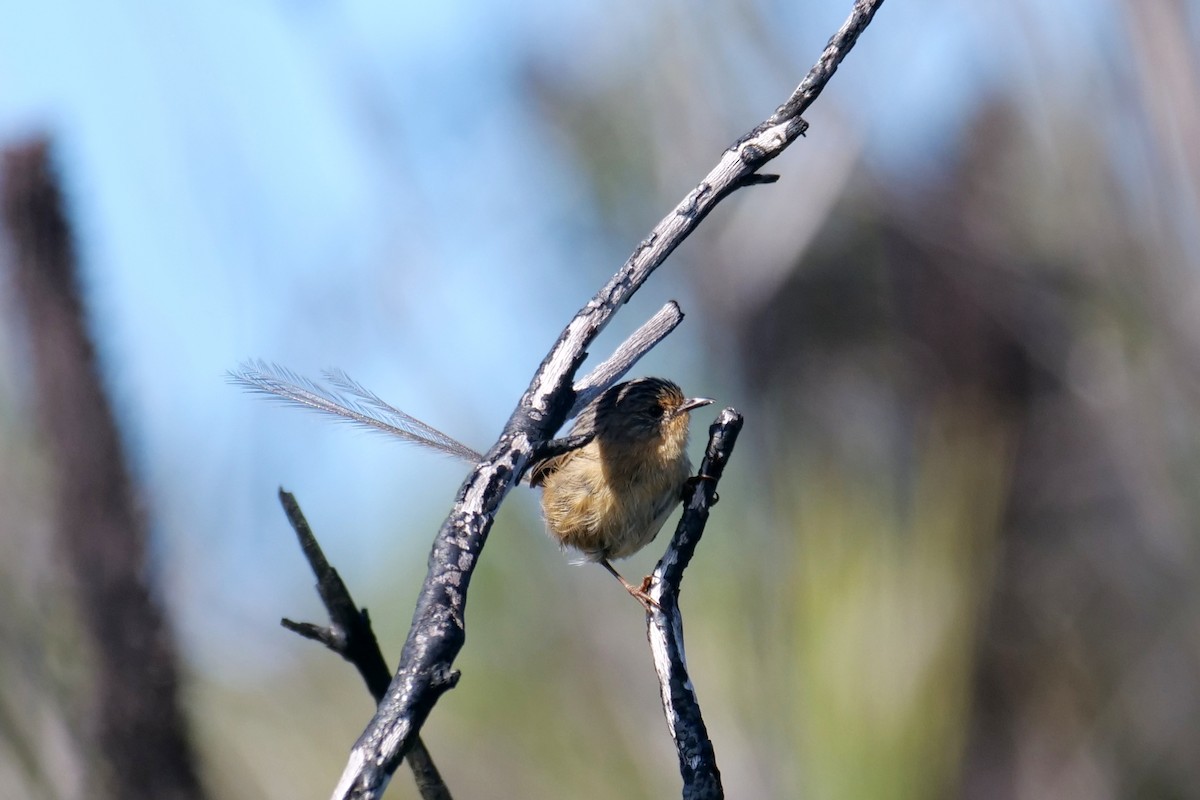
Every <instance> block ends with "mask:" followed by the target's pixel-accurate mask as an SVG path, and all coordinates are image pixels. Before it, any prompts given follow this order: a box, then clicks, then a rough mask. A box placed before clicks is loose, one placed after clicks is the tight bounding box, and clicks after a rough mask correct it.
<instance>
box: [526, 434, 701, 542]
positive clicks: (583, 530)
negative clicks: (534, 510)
mask: <svg viewBox="0 0 1200 800" xmlns="http://www.w3.org/2000/svg"><path fill="white" fill-rule="evenodd" d="M617 464H620V465H621V466H622V467H623V469H620V470H618V469H617V468H616V467H615V465H617ZM690 473H691V464H690V463H689V461H688V459H687V456H686V455H683V454H682V453H681V452H678V451H676V452H672V453H663V452H661V451H658V452H652V454H651V457H650V458H629V457H628V454H613V453H609V454H608V455H607V457H605V456H604V455H602V454H601V451H600V449H599V448H584V449H583V450H581V451H580V452H578V453H577V454H576V455H575V457H574V458H572V459H571V461H570V463H569V464H567V465H564V467H563V468H562V469H560V470H558V471H556V472H555V473H554V474H553V475H550V476H548V478H547V480H546V482H545V486H544V491H543V494H542V511H543V513H544V514H545V517H546V527H547V529H548V530H549V532H550V534H551V536H553V537H554V538H555V539H557V540H558V542H559V543H560V544H561V545H563V546H564V547H571V548H574V549H576V550H579V551H580V552H581V553H583V554H584V555H585V556H586V557H587V558H588V559H590V560H592V561H599V560H600V559H604V558H608V559H616V558H624V557H626V556H629V555H632V554H633V553H635V552H637V551H638V550H640V549H641V548H643V547H645V546H646V545H647V544H649V543H650V542H651V541H652V540H653V539H654V537H655V536H657V535H658V531H659V529H660V528H662V526H663V523H664V522H666V519H667V517H668V516H669V515H670V513H671V510H672V508H674V506H675V503H676V502H677V501H678V499H679V492H680V490H681V488H682V487H683V484H684V482H685V481H686V480H687V478H688V475H689V474H690Z"/></svg>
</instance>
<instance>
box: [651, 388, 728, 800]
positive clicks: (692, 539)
mask: <svg viewBox="0 0 1200 800" xmlns="http://www.w3.org/2000/svg"><path fill="white" fill-rule="evenodd" d="M741 429H742V415H741V414H739V413H738V412H737V411H735V410H734V409H732V408H726V409H725V410H723V411H722V412H721V413H720V414H719V415H717V420H716V422H714V423H713V424H712V426H711V427H710V428H709V429H708V448H707V449H706V450H705V453H704V460H703V461H702V462H701V463H700V471H699V472H698V473H697V477H696V478H695V479H693V480H692V481H691V482H690V483H689V486H690V493H689V496H688V497H687V498H685V501H684V502H685V505H684V511H683V516H682V517H681V518H680V520H679V525H677V526H676V528H675V535H674V536H672V537H671V542H670V544H668V545H667V550H666V552H665V553H664V554H663V557H662V558H661V559H659V562H658V564H657V566H655V568H654V572H652V573H651V574H650V577H649V578H647V581H648V582H649V584H650V586H649V594H650V597H651V598H652V599H653V600H654V602H655V603H657V604H658V606H657V608H654V609H653V610H652V612H651V613H649V614H647V615H646V617H647V619H646V638H647V639H648V640H649V641H650V654H651V656H652V657H653V659H654V669H655V671H656V672H657V673H658V682H659V691H660V693H661V694H662V703H663V711H664V712H665V713H666V715H667V728H668V729H670V731H671V738H672V739H674V740H675V749H676V752H677V753H678V754H679V771H680V773H681V775H682V776H683V797H684V800H716V798H721V797H724V790H723V789H722V787H721V773H720V771H719V770H718V769H717V760H716V755H715V753H714V752H713V746H712V742H711V741H710V740H709V738H708V730H707V728H705V726H704V718H703V717H702V716H701V714H700V702H699V700H698V699H697V698H696V690H695V688H694V687H693V686H692V681H691V678H690V677H689V676H688V670H687V658H686V656H685V655H684V647H683V615H682V613H681V612H680V610H679V587H680V584H681V583H682V582H683V571H684V570H685V569H687V565H688V562H690V561H691V559H692V554H693V553H695V551H696V545H697V544H699V542H700V537H701V536H702V535H703V534H704V526H705V524H706V523H707V522H708V513H709V509H710V508H711V507H712V506H713V505H714V504H715V502H716V497H717V482H718V481H719V480H720V478H721V474H722V473H723V472H724V471H725V464H726V463H727V462H728V461H729V456H730V455H731V454H732V452H733V445H734V443H735V442H736V441H737V436H738V432H739V431H741Z"/></svg>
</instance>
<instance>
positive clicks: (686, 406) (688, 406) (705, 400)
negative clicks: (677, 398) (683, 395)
mask: <svg viewBox="0 0 1200 800" xmlns="http://www.w3.org/2000/svg"><path fill="white" fill-rule="evenodd" d="M715 402H716V401H715V400H713V399H712V398H711V397H692V398H689V399H687V400H684V401H683V405H681V406H680V407H679V408H678V409H676V411H675V413H676V414H682V413H684V412H685V411H691V410H693V409H697V408H700V407H701V406H706V405H708V404H709V403H715Z"/></svg>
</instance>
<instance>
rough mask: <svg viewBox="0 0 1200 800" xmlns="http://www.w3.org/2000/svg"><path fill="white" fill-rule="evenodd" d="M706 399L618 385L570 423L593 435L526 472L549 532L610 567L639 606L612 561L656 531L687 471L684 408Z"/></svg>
mask: <svg viewBox="0 0 1200 800" xmlns="http://www.w3.org/2000/svg"><path fill="white" fill-rule="evenodd" d="M711 402H712V400H710V399H709V398H707V397H695V398H687V397H684V395H683V392H682V391H680V389H679V387H678V386H676V385H675V384H674V383H672V382H671V381H668V380H663V379H662V378H639V379H637V380H633V381H629V382H628V383H619V384H617V385H615V386H613V387H611V388H610V389H607V390H606V391H605V392H604V393H602V394H601V395H600V396H599V397H597V398H596V399H595V400H593V401H592V402H591V403H590V404H588V406H587V407H585V408H584V409H583V411H581V412H580V413H579V416H578V418H577V419H576V420H575V424H574V426H572V428H571V434H570V435H572V436H574V435H584V434H594V435H595V438H594V439H592V441H591V442H589V443H588V444H586V445H584V446H583V447H581V448H579V449H577V450H572V451H570V452H568V453H565V454H563V455H561V456H556V457H554V458H551V459H548V460H546V461H543V462H541V463H540V464H537V465H535V466H534V467H533V471H532V473H531V475H530V479H529V482H530V484H531V485H533V486H542V487H543V491H542V512H543V513H544V514H545V517H546V528H547V530H549V532H550V535H551V536H553V537H554V538H555V539H556V540H558V543H559V544H560V545H562V546H563V547H570V548H573V549H575V550H578V551H580V552H581V553H583V555H584V556H585V557H586V558H587V559H588V560H589V561H595V562H596V563H598V564H600V565H601V566H602V567H604V568H605V569H606V570H608V571H609V572H611V573H612V574H613V576H615V577H616V579H617V580H619V581H620V582H621V584H622V585H623V586H624V587H625V589H626V590H627V591H628V592H629V593H630V594H631V595H633V596H634V597H636V598H637V599H638V600H639V601H641V602H642V603H643V604H645V603H647V602H649V598H648V597H647V596H646V593H645V591H644V590H643V589H641V588H638V587H636V586H634V585H633V584H631V583H629V582H628V581H627V580H625V578H623V577H622V576H621V574H620V573H619V572H617V571H616V569H614V568H613V565H612V564H611V563H610V562H611V559H616V558H625V557H626V556H631V555H633V554H634V553H636V552H637V551H638V550H641V549H642V548H643V547H645V546H646V545H648V544H650V542H651V541H653V540H654V537H655V536H657V535H658V531H659V529H660V528H662V526H663V523H664V522H666V520H667V517H668V516H670V514H671V510H672V509H673V508H674V507H675V504H676V503H678V502H679V500H680V497H681V493H682V491H683V488H684V484H686V483H687V480H688V478H689V477H690V476H691V472H692V462H691V461H690V460H689V459H688V455H687V441H688V423H689V412H690V411H692V410H693V409H696V408H700V407H701V406H706V405H708V404H709V403H711Z"/></svg>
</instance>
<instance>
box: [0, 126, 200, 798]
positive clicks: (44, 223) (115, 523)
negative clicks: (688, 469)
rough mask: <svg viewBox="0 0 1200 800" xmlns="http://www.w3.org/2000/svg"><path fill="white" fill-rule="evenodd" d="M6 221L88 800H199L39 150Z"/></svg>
mask: <svg viewBox="0 0 1200 800" xmlns="http://www.w3.org/2000/svg"><path fill="white" fill-rule="evenodd" d="M2 177H3V199H2V202H3V215H4V223H5V226H6V227H7V233H8V239H9V241H10V243H11V247H10V249H11V253H12V258H11V262H12V264H13V269H14V272H15V278H16V285H17V289H18V293H19V298H20V302H21V304H22V307H23V309H24V316H25V320H26V322H27V325H28V329H29V341H30V352H31V354H32V358H33V367H34V378H35V380H34V386H35V391H36V405H37V408H38V410H39V414H40V421H41V426H42V434H43V437H44V440H45V442H46V445H47V447H48V449H49V451H50V453H51V457H52V460H53V464H54V476H55V482H56V485H55V497H56V501H55V507H56V511H57V519H56V520H55V531H56V533H57V537H58V542H57V546H58V549H59V551H60V553H61V555H62V558H63V563H64V567H65V569H66V571H67V572H68V573H69V575H70V579H71V581H72V583H73V584H74V587H75V590H76V596H77V597H76V599H77V603H78V606H79V609H80V619H81V620H82V623H83V626H84V628H85V630H86V632H87V635H88V636H89V639H90V642H89V645H90V649H91V655H92V663H91V665H89V666H90V667H91V669H90V672H91V686H90V692H91V697H92V700H91V708H90V709H89V715H90V717H91V721H92V724H93V726H94V728H93V730H92V731H91V734H92V735H93V736H94V747H95V752H96V755H97V757H98V758H99V759H100V761H101V762H102V766H101V767H100V768H99V769H98V770H97V774H96V775H94V776H93V780H92V781H91V787H92V788H91V792H92V794H91V796H111V797H120V798H131V799H132V798H147V799H149V798H154V799H155V800H187V799H188V798H199V797H203V792H202V790H201V788H200V784H199V781H198V778H197V774H196V768H195V764H194V756H193V753H192V750H191V747H190V745H189V742H188V738H187V734H186V726H185V722H184V718H183V714H182V712H181V710H180V706H179V698H178V689H179V678H178V667H177V664H176V654H175V649H174V644H173V641H172V637H171V634H170V630H169V629H168V627H167V623H166V621H165V619H164V616H163V612H162V610H161V608H160V606H159V603H158V600H157V598H155V597H154V596H153V593H152V592H151V590H150V588H149V587H148V586H147V582H146V581H147V578H148V576H147V567H146V526H145V524H144V522H143V520H142V517H141V515H140V514H139V513H138V512H137V510H136V505H135V493H134V490H133V488H132V485H131V482H130V479H129V474H128V471H127V469H126V465H125V460H124V457H123V454H122V449H121V443H120V438H119V436H118V433H117V429H116V425H115V423H114V421H113V416H112V413H111V410H110V408H109V404H108V400H107V398H106V396H105V394H104V391H103V389H102V387H101V383H100V377H99V375H98V372H97V368H96V359H95V353H94V351H93V348H92V345H91V342H90V340H89V337H88V335H87V331H86V324H85V317H84V313H83V308H82V305H81V303H80V299H79V292H78V275H77V269H76V264H75V254H74V246H73V242H72V237H71V231H70V228H69V226H68V224H67V220H66V216H65V214H64V212H63V203H62V195H61V193H60V191H59V188H58V186H57V182H56V179H55V175H54V171H53V169H52V167H51V159H50V155H49V148H48V146H47V144H46V143H45V142H42V141H36V142H33V143H31V144H27V145H24V146H20V147H15V148H12V149H10V150H9V151H8V152H6V153H5V155H4V160H3V176H2Z"/></svg>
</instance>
